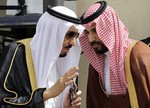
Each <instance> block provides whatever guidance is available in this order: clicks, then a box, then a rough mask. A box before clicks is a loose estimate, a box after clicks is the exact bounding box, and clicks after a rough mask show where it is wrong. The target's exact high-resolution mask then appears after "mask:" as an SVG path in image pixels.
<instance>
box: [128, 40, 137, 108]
mask: <svg viewBox="0 0 150 108" xmlns="http://www.w3.org/2000/svg"><path fill="white" fill-rule="evenodd" d="M136 43H137V41H134V42H133V43H132V44H131V45H130V46H129V48H128V50H127V54H126V58H125V71H126V78H127V83H128V91H129V98H130V104H131V108H139V105H138V100H137V95H136V90H135V86H134V82H133V79H132V75H131V69H130V53H131V50H132V48H133V46H134V45H135V44H136Z"/></svg>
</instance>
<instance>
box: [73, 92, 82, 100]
mask: <svg viewBox="0 0 150 108" xmlns="http://www.w3.org/2000/svg"><path fill="white" fill-rule="evenodd" d="M81 94H82V92H81V90H79V91H77V92H76V94H75V95H74V99H76V98H78V97H80V96H81Z"/></svg>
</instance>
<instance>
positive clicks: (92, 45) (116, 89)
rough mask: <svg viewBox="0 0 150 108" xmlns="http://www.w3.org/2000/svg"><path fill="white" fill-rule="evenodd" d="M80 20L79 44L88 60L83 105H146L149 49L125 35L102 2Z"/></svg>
mask: <svg viewBox="0 0 150 108" xmlns="http://www.w3.org/2000/svg"><path fill="white" fill-rule="evenodd" d="M81 22H82V24H83V26H84V27H85V32H84V33H83V34H82V35H81V36H80V37H79V38H80V44H81V47H82V49H83V52H84V54H85V55H86V57H87V58H88V60H89V62H90V66H89V76H88V85H87V104H86V105H87V108H150V48H149V47H148V46H147V45H146V44H144V43H143V42H140V41H138V42H137V41H135V40H133V39H130V38H129V37H128V35H129V33H128V30H127V28H126V27H125V25H124V24H123V23H122V22H121V20H120V19H119V17H118V15H117V13H116V12H115V10H114V9H112V8H111V7H110V6H109V5H107V3H106V2H105V1H99V2H97V3H95V4H93V5H92V6H90V7H89V8H88V9H87V11H86V12H85V13H84V14H83V16H82V17H81Z"/></svg>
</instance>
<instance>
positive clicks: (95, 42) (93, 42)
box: [90, 41, 101, 45]
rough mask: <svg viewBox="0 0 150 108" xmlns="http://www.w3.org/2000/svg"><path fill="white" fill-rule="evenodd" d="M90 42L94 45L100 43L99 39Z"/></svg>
mask: <svg viewBox="0 0 150 108" xmlns="http://www.w3.org/2000/svg"><path fill="white" fill-rule="evenodd" d="M90 44H91V45H95V44H99V45H101V43H100V42H99V41H92V42H90Z"/></svg>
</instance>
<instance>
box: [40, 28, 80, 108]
mask: <svg viewBox="0 0 150 108" xmlns="http://www.w3.org/2000/svg"><path fill="white" fill-rule="evenodd" d="M68 31H74V32H78V30H77V29H76V28H75V26H71V27H70V28H69V30H68ZM68 31H67V32H68ZM66 37H67V35H65V38H64V42H63V46H62V50H61V53H60V57H65V56H66V55H67V53H68V52H69V49H70V48H71V47H72V46H74V45H75V44H76V39H75V38H71V39H68V38H66ZM78 70H79V68H78V67H76V66H74V67H72V68H71V69H70V70H68V71H67V72H66V73H65V74H64V75H63V76H61V77H60V78H59V79H58V80H57V82H56V83H55V84H54V85H53V86H52V87H51V88H49V89H47V90H45V91H44V93H43V99H44V101H46V100H48V99H50V98H54V97H56V96H58V95H59V94H60V93H62V92H63V91H64V89H65V88H66V87H67V86H69V85H71V84H73V83H74V84H75V82H74V80H73V79H74V78H76V77H77V76H78V75H79V73H78ZM64 83H66V86H65V85H64ZM76 89H77V86H76ZM80 96H81V91H77V92H76V94H75V95H74V101H73V102H70V92H69V91H68V93H67V94H66V97H65V102H64V108H79V107H80V105H81V97H80Z"/></svg>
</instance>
